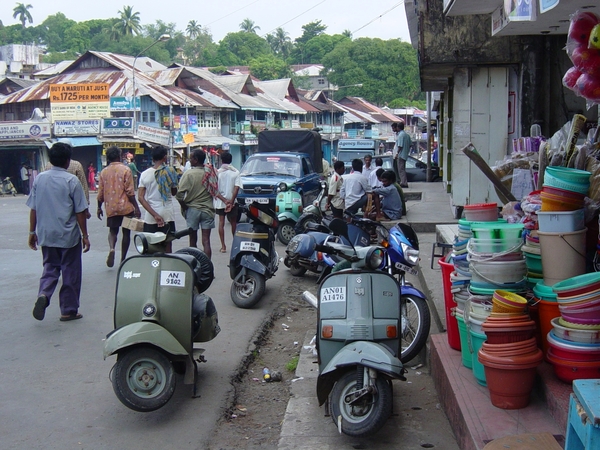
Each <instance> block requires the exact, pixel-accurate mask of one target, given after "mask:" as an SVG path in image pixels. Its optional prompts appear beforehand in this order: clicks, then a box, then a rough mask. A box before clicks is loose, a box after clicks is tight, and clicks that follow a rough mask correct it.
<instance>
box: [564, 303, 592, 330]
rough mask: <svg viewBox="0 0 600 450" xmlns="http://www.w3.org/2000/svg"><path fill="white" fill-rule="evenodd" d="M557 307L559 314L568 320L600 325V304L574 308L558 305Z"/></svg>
mask: <svg viewBox="0 0 600 450" xmlns="http://www.w3.org/2000/svg"><path fill="white" fill-rule="evenodd" d="M558 309H559V310H560V315H561V316H562V317H564V318H565V320H567V321H569V322H573V323H581V324H584V325H600V306H592V307H591V308H581V309H575V308H568V307H566V306H563V305H559V306H558Z"/></svg>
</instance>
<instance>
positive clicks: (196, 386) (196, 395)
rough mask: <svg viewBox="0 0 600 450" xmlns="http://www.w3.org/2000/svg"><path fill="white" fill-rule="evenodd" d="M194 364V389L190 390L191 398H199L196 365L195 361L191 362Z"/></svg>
mask: <svg viewBox="0 0 600 450" xmlns="http://www.w3.org/2000/svg"><path fill="white" fill-rule="evenodd" d="M192 361H193V362H194V388H193V389H192V398H198V397H200V396H199V395H198V363H197V362H196V360H195V359H194V360H192Z"/></svg>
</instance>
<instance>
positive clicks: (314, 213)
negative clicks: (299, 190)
mask: <svg viewBox="0 0 600 450" xmlns="http://www.w3.org/2000/svg"><path fill="white" fill-rule="evenodd" d="M326 195H327V182H326V181H325V180H321V191H320V192H319V195H318V196H317V198H316V199H315V201H314V202H313V203H312V205H308V206H307V207H306V208H304V212H303V213H302V215H301V216H300V217H299V218H298V221H297V222H296V226H295V227H294V234H302V233H306V232H307V227H308V225H309V224H310V223H321V222H322V221H323V218H324V214H323V210H322V209H321V203H322V202H323V198H324V197H325V196H326Z"/></svg>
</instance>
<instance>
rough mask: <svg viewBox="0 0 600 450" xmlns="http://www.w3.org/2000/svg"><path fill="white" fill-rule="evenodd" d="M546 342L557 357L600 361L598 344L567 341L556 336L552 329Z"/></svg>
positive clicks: (599, 345)
mask: <svg viewBox="0 0 600 450" xmlns="http://www.w3.org/2000/svg"><path fill="white" fill-rule="evenodd" d="M548 344H549V345H550V347H551V348H552V352H553V353H554V355H555V356H556V357H558V358H566V359H571V360H573V361H600V344H584V343H582V342H572V341H567V340H566V339H561V338H559V337H557V336H556V334H555V333H554V329H552V330H551V331H550V332H549V333H548Z"/></svg>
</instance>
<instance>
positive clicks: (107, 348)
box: [104, 230, 221, 412]
mask: <svg viewBox="0 0 600 450" xmlns="http://www.w3.org/2000/svg"><path fill="white" fill-rule="evenodd" d="M190 231H191V230H184V231H182V232H179V233H169V234H164V233H160V232H157V233H138V234H136V235H135V236H134V242H135V247H136V249H137V250H138V252H139V253H140V255H136V256H132V257H130V258H127V259H126V260H125V261H124V262H123V263H121V266H120V267H119V270H118V272H117V288H116V294H115V308H114V326H115V329H114V330H113V331H112V332H110V333H109V334H108V335H107V336H106V339H105V341H104V359H106V358H107V357H108V356H110V355H113V354H115V353H116V354H117V362H116V363H115V365H114V366H113V368H112V370H111V379H112V385H113V389H114V391H115V394H116V395H117V398H118V399H119V400H120V401H121V402H122V403H123V404H124V405H125V406H127V407H128V408H131V409H133V410H135V411H140V412H148V411H154V410H156V409H158V408H160V407H162V406H164V405H165V404H166V403H167V402H168V401H169V399H170V398H171V396H172V395H173V392H174V390H175V374H174V372H175V371H176V372H178V373H185V377H184V383H185V384H193V386H194V387H193V393H192V396H193V397H196V384H197V380H198V367H197V363H198V362H205V359H204V357H203V355H202V354H203V352H204V349H201V348H197V347H195V346H194V343H196V342H208V341H210V340H212V339H214V338H215V337H216V336H217V334H219V331H220V330H221V329H220V327H219V319H218V314H217V310H216V308H215V304H214V302H213V301H212V299H211V298H210V297H209V296H207V295H205V294H203V293H202V292H204V291H206V290H207V289H208V288H209V287H210V285H211V283H212V280H213V278H214V273H213V265H212V263H211V261H210V259H208V257H207V256H206V255H205V254H204V253H203V252H201V251H200V250H198V249H196V248H184V249H181V250H179V251H177V252H175V253H165V248H166V244H167V243H169V242H171V241H173V240H174V239H179V238H181V237H183V236H187V235H188V234H189V233H190Z"/></svg>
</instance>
